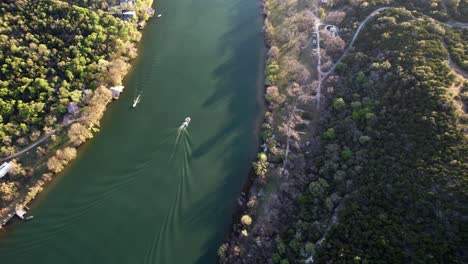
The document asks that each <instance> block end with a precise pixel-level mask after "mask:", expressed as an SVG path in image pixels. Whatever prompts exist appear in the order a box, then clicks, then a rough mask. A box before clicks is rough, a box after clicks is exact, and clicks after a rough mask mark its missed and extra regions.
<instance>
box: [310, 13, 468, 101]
mask: <svg viewBox="0 0 468 264" xmlns="http://www.w3.org/2000/svg"><path fill="white" fill-rule="evenodd" d="M395 8H398V7H381V8H378V9H376V10H374V11H373V12H372V13H370V14H369V15H368V16H367V17H366V18H365V19H364V20H363V21H362V22H361V23H360V25H359V27H358V29H357V30H356V32H355V33H354V36H353V38H352V40H351V42H350V43H349V45H348V46H347V47H346V49H345V50H344V51H343V54H342V55H341V56H340V58H339V59H338V60H337V61H336V63H335V64H333V66H332V67H331V68H330V69H329V70H328V71H326V72H322V70H321V68H320V64H319V67H318V69H319V74H320V78H319V79H320V82H319V84H321V81H323V80H324V79H325V78H327V77H328V76H329V75H330V74H331V73H332V72H333V71H334V70H335V68H336V66H337V65H338V64H339V63H340V62H341V61H342V60H343V58H344V57H345V56H346V55H348V53H349V50H350V49H351V47H353V45H354V42H355V41H356V39H357V37H358V36H359V34H360V33H361V31H362V29H363V28H364V26H365V25H366V24H367V22H368V21H369V20H370V19H371V18H372V17H374V16H375V15H377V14H378V13H380V12H382V11H384V10H387V9H395ZM420 15H422V16H424V17H427V18H430V19H432V20H433V21H435V22H436V23H439V24H441V25H444V26H446V27H450V28H453V27H459V28H468V23H462V22H457V21H453V20H452V21H449V22H442V21H439V20H436V19H434V18H432V17H430V16H428V15H425V14H422V13H420ZM317 28H318V26H317V27H316V32H317V34H319V31H318V29H317ZM318 51H319V54H320V49H319V50H318ZM319 57H320V56H319ZM319 61H320V60H319ZM320 87H321V85H320V86H319V90H321V89H320ZM317 94H320V93H317Z"/></svg>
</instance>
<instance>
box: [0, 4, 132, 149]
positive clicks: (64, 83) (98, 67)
mask: <svg viewBox="0 0 468 264" xmlns="http://www.w3.org/2000/svg"><path fill="white" fill-rule="evenodd" d="M99 2H102V1H99ZM0 13H1V17H2V18H1V20H0V23H1V25H0V67H1V69H0V71H1V75H0V138H1V144H0V146H1V148H0V157H1V156H6V155H8V154H11V153H13V152H15V150H16V149H17V147H18V146H24V145H26V144H28V143H29V142H30V141H33V140H35V139H37V136H38V135H39V134H40V133H41V132H42V131H43V130H44V129H46V128H51V127H53V126H54V125H56V124H57V123H59V122H61V121H62V120H61V119H62V116H63V114H64V113H65V112H66V111H67V105H68V103H69V102H77V103H78V104H79V103H80V102H82V101H83V99H84V98H85V96H86V94H88V90H90V91H92V90H94V89H95V88H96V87H97V86H99V85H101V84H104V85H107V84H113V83H109V82H110V81H112V76H109V71H110V70H111V68H112V67H114V66H115V67H119V65H118V64H119V62H117V63H115V65H114V64H110V61H111V60H113V59H115V58H118V57H121V56H122V57H132V56H135V50H134V48H133V45H132V42H133V41H135V40H137V39H138V38H139V34H140V33H138V32H137V31H136V29H135V27H134V26H133V25H130V24H129V23H126V22H122V21H121V20H120V19H119V18H116V17H114V16H111V15H108V14H106V13H104V12H103V11H101V10H98V11H97V12H94V11H91V10H89V9H87V8H82V7H79V6H76V5H69V4H67V3H65V2H60V1H50V0H39V1H32V0H31V1H26V0H22V1H3V2H2V3H1V4H0ZM122 50H123V51H124V53H125V54H120V53H118V52H119V51H122ZM34 131H37V133H35V134H34V135H35V136H34V137H31V135H32V132H34ZM28 136H29V137H28Z"/></svg>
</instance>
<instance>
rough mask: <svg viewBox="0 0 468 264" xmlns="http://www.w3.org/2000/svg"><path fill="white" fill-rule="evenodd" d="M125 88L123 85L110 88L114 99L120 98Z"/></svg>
mask: <svg viewBox="0 0 468 264" xmlns="http://www.w3.org/2000/svg"><path fill="white" fill-rule="evenodd" d="M124 88H125V87H123V86H122V85H120V86H114V87H111V88H110V90H111V92H112V97H113V98H114V99H119V96H120V93H121V92H122V91H123V89H124Z"/></svg>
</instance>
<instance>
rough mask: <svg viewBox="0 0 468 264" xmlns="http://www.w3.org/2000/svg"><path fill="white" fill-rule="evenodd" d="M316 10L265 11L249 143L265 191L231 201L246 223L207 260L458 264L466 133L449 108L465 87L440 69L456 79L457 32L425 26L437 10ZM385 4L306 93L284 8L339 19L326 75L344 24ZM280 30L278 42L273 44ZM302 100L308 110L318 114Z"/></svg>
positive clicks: (347, 34) (465, 198)
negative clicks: (262, 63) (256, 132)
mask: <svg viewBox="0 0 468 264" xmlns="http://www.w3.org/2000/svg"><path fill="white" fill-rule="evenodd" d="M329 2H331V6H323V5H322V6H321V7H320V9H318V10H314V6H313V5H311V4H312V3H313V2H312V1H311V3H309V4H307V1H303V2H300V4H298V3H297V2H294V1H288V4H289V5H290V6H289V8H291V9H288V8H285V7H282V4H283V5H284V2H281V3H277V2H275V1H271V0H270V1H266V4H265V8H266V10H267V11H266V14H267V16H268V17H267V18H266V20H265V31H266V34H267V36H266V38H267V44H268V45H271V46H272V47H271V49H270V52H269V54H268V64H267V66H266V84H267V89H266V99H267V101H268V102H269V109H268V112H267V113H266V120H267V124H265V125H264V129H265V130H264V133H263V134H262V139H264V140H265V145H264V146H266V147H267V149H268V151H267V153H268V161H269V162H270V165H269V166H268V172H267V173H266V175H265V176H263V177H262V178H264V179H267V180H266V183H265V184H264V185H254V187H253V188H251V191H250V194H249V197H242V199H241V200H240V201H241V203H243V206H241V208H242V209H243V210H244V211H245V212H246V213H247V214H248V215H249V217H251V219H252V223H251V224H250V225H249V226H245V225H243V224H242V220H240V223H236V224H235V225H234V229H233V232H232V233H231V235H230V238H229V240H228V242H227V243H226V244H223V245H222V247H221V248H220V249H222V250H221V251H220V252H221V253H223V255H222V257H220V262H221V263H269V261H271V262H272V263H278V264H287V263H303V262H305V263H412V262H417V263H465V262H466V261H467V258H466V254H465V252H466V250H467V248H466V243H465V242H466V237H465V235H464V234H465V233H466V228H465V226H466V219H465V218H466V217H465V216H466V214H465V213H464V212H466V210H467V208H466V204H467V202H468V193H467V191H466V190H467V187H468V186H467V181H466V180H467V177H468V175H467V173H466V172H467V171H468V165H467V161H466V157H465V153H467V151H468V144H467V137H466V132H467V125H466V121H464V120H465V119H466V112H464V111H465V110H466V107H459V106H457V102H456V100H457V99H456V98H464V97H463V93H464V91H466V88H464V87H466V86H468V83H467V82H466V80H465V81H463V76H459V77H457V76H456V75H455V74H454V73H453V69H450V67H449V63H448V58H449V55H450V57H451V58H452V59H453V61H454V62H455V63H456V64H457V65H458V66H459V67H460V68H463V67H464V65H463V62H464V57H465V56H466V54H465V52H464V51H465V50H466V43H465V41H464V36H465V35H466V34H464V32H465V33H466V30H465V31H464V30H462V29H456V28H449V27H446V26H444V25H443V24H440V23H438V22H437V21H434V20H433V19H431V18H429V17H433V18H437V19H439V20H444V21H448V20H449V17H448V16H447V15H446V13H445V10H444V9H443V6H442V3H441V2H440V1H369V2H366V1H329ZM317 4H318V3H317ZM385 5H389V6H400V7H401V8H392V9H388V10H385V11H382V12H381V13H379V14H377V15H375V17H373V18H370V20H369V22H368V24H367V25H366V27H365V29H364V30H363V31H362V32H361V34H360V35H359V36H358V38H357V41H356V43H355V45H354V47H352V48H351V49H350V50H349V54H348V55H346V56H345V57H344V59H343V60H342V61H341V63H339V64H338V65H337V66H336V68H335V71H334V72H333V73H331V74H330V75H327V77H326V78H325V79H323V80H322V84H321V86H320V84H317V83H316V82H314V80H317V79H319V78H320V74H319V73H317V72H316V70H315V68H314V66H316V64H314V61H313V60H314V56H317V54H315V53H313V54H312V55H313V56H310V53H309V52H310V50H311V49H310V43H311V42H303V43H302V44H303V45H299V46H295V44H296V43H297V42H296V41H295V40H296V39H297V40H298V41H300V40H301V38H299V37H297V33H295V31H294V29H295V28H299V26H298V24H297V23H299V22H298V21H301V20H300V19H294V20H293V19H291V17H293V16H294V15H295V14H296V13H295V12H292V11H291V10H303V9H302V8H304V9H305V10H304V11H300V12H297V11H296V12H297V13H300V14H305V12H309V11H316V12H317V14H319V15H321V17H322V18H323V19H330V18H329V17H328V15H329V14H330V13H333V12H335V13H334V14H335V15H336V14H337V12H341V13H340V15H339V17H340V19H341V20H340V22H337V24H336V25H338V26H339V28H340V31H339V34H340V36H342V39H332V37H333V36H328V35H327V36H326V37H325V38H323V39H322V42H321V43H323V47H325V48H326V50H325V52H323V53H324V54H321V56H322V58H324V63H325V64H323V65H322V66H324V67H325V69H323V70H327V68H328V67H329V66H331V65H332V62H333V61H336V60H337V58H338V57H339V56H341V54H342V52H340V51H342V50H343V49H344V45H343V44H340V43H341V41H342V40H345V41H347V42H348V44H349V41H350V40H351V39H352V36H353V34H354V32H355V31H356V29H357V27H358V24H357V23H356V21H362V20H364V19H365V18H366V16H367V15H369V14H370V13H371V12H372V11H374V10H375V9H377V8H379V7H383V6H385ZM280 7H282V9H280ZM410 10H411V11H410ZM313 13H315V12H313ZM313 13H311V14H312V16H313ZM423 14H425V15H427V16H425V15H423ZM428 16H429V17H428ZM335 18H336V16H335ZM312 21H314V19H313V18H312ZM327 22H328V23H329V22H330V21H327ZM275 23H276V24H275ZM283 23H285V24H284V25H285V28H286V29H285V30H284V31H285V32H288V33H289V32H292V33H291V34H287V36H288V37H289V39H288V40H289V41H290V42H283V43H282V42H278V40H282V39H283V38H280V39H278V40H277V39H276V38H277V37H278V36H281V34H280V33H281V32H283V31H282V29H277V27H278V26H281V27H282V26H283ZM313 24H314V23H312V25H313ZM309 33H310V32H309ZM322 34H323V33H322V32H321V33H320V37H322ZM330 39H331V40H332V41H333V42H335V43H330ZM338 44H339V45H338ZM289 47H292V48H291V49H290V48H289ZM295 47H296V48H295ZM314 49H315V48H312V50H314ZM312 52H313V51H312ZM335 53H336V54H337V55H333V54H335ZM340 53H341V54H340ZM288 55H290V56H291V57H288ZM285 58H287V59H288V60H285ZM289 59H292V60H293V61H294V60H296V61H298V62H299V64H300V65H302V66H303V67H304V68H305V69H307V70H308V73H309V74H308V77H307V78H303V79H301V78H297V76H301V75H300V74H298V75H294V74H293V73H294V72H297V71H295V70H297V69H304V68H301V67H300V66H299V64H288V63H285V62H286V61H289ZM327 65H328V66H327ZM291 69H293V70H291ZM305 75H306V74H303V75H302V76H305ZM304 80H306V81H304ZM463 82H464V83H463ZM317 86H318V87H321V92H322V93H323V94H322V100H320V97H318V96H317V94H320V93H318V92H320V91H319V90H317V89H316V88H315V89H314V87H317ZM305 87H308V88H309V89H310V90H308V89H305ZM454 87H455V88H456V87H458V88H457V89H459V91H458V90H456V89H454ZM299 88H300V91H301V93H302V94H304V95H306V96H312V98H311V99H313V100H312V101H310V99H308V100H305V101H303V102H302V101H300V100H298V98H299V97H300V96H297V93H295V92H292V91H294V90H295V91H297V90H298V89H299ZM454 91H455V92H456V93H460V95H459V96H458V97H457V96H455V97H454V96H453V93H454ZM310 102H312V103H317V102H321V103H320V104H321V105H320V107H319V109H320V112H318V113H317V112H314V111H313V110H312V109H311V108H310V107H307V106H310V105H311V103H310ZM465 106H466V105H465ZM298 109H299V111H297V110H298ZM316 115H319V118H315V119H314V118H313V117H314V116H316ZM298 121H299V122H298ZM304 121H305V122H304ZM288 123H289V124H290V125H288ZM311 125H312V126H314V125H315V127H311ZM288 128H289V129H288ZM271 135H276V137H271ZM271 141H274V143H275V144H273V145H274V146H272V147H268V146H269V142H271ZM286 145H288V146H291V148H289V149H288V148H287V147H285V146H286ZM274 148H276V152H280V153H282V155H280V156H278V155H275V151H274V150H273V149H274ZM288 151H289V153H288ZM275 160H276V163H275ZM275 185H276V186H277V187H276V188H274V187H273V188H272V186H275ZM238 221H239V220H238ZM245 228H246V229H248V231H249V233H248V236H243V235H242V232H241V230H243V229H245Z"/></svg>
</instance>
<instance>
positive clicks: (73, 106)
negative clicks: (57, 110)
mask: <svg viewBox="0 0 468 264" xmlns="http://www.w3.org/2000/svg"><path fill="white" fill-rule="evenodd" d="M79 109H80V108H79V107H78V103H77V102H70V103H69V104H68V106H67V111H68V113H70V114H74V113H75V112H76V111H78V110H79Z"/></svg>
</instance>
